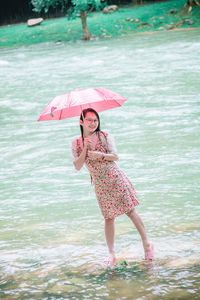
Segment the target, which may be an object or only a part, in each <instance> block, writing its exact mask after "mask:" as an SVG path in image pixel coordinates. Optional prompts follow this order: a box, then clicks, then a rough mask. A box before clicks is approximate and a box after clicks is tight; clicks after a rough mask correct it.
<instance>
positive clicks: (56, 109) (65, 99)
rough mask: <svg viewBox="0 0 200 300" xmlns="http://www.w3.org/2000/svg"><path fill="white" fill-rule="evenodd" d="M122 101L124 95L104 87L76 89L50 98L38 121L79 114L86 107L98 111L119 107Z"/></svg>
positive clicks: (59, 118) (124, 99) (60, 118)
mask: <svg viewBox="0 0 200 300" xmlns="http://www.w3.org/2000/svg"><path fill="white" fill-rule="evenodd" d="M124 101H126V98H125V97H123V96H120V95H119V94H117V93H115V92H113V91H111V90H107V89H104V88H89V89H77V90H74V91H71V92H69V93H67V94H64V95H60V96H57V97H55V98H54V99H53V100H51V101H50V102H49V104H48V105H47V106H46V108H45V109H44V111H43V112H42V114H41V116H40V117H39V119H38V121H47V120H62V119H66V118H71V117H76V116H80V114H81V113H82V111H83V110H84V109H86V108H93V109H95V110H96V111H97V112H99V111H102V110H107V109H110V108H114V107H119V106H121V105H122V104H123V102H124Z"/></svg>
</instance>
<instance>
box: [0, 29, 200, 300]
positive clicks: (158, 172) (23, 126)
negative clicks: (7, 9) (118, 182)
mask: <svg viewBox="0 0 200 300" xmlns="http://www.w3.org/2000/svg"><path fill="white" fill-rule="evenodd" d="M0 70H1V75H0V76H1V78H0V82H1V87H0V100H1V108H0V127H1V141H0V145H1V174H0V179H1V181H0V186H1V194H0V197H1V205H0V211H1V215H0V222H1V227H0V299H96V300H98V299H118V300H122V299H199V297H200V296H199V294H200V258H199V252H200V242H199V241H200V219H199V215H200V196H199V194H200V188H199V180H200V168H199V163H200V138H199V137H200V126H199V124H200V105H199V103H200V84H199V78H200V35H199V30H193V31H183V32H163V33H157V34H152V35H135V36H131V35H130V36H126V37H121V38H116V39H112V40H110V39H105V40H94V41H91V42H75V43H63V44H53V43H44V44H39V45H34V46H29V47H15V48H2V49H1V50H0ZM86 87H105V88H109V89H112V90H114V91H116V92H118V93H120V94H122V95H124V96H125V97H127V99H128V100H127V102H125V103H124V105H123V106H122V107H120V108H116V109H112V110H108V111H104V112H101V113H100V117H101V124H102V129H104V130H105V131H108V132H110V133H112V135H113V136H114V138H115V142H116V146H117V150H118V154H119V157H120V159H119V162H118V164H119V166H120V167H121V168H122V169H123V170H124V171H125V172H126V174H127V175H128V176H129V178H130V179H131V181H132V182H133V184H134V186H135V189H136V191H137V193H138V194H139V196H140V198H141V204H140V206H139V207H138V208H137V211H138V213H139V214H140V215H141V216H142V218H143V220H144V222H145V225H146V229H147V232H148V236H149V239H150V240H151V241H153V242H154V245H155V257H156V259H155V261H154V262H153V263H145V262H144V261H143V249H142V244H141V241H140V237H139V235H138V233H137V231H136V229H135V228H134V227H133V226H132V224H131V222H130V220H129V219H128V218H127V217H126V216H124V215H123V216H120V217H118V218H117V219H116V252H117V257H118V263H117V266H116V269H115V270H110V269H107V268H105V267H104V265H103V260H104V258H105V257H106V256H107V248H106V245H105V240H104V229H103V227H104V222H103V217H102V216H101V213H100V211H99V208H98V204H97V200H96V198H95V194H94V190H93V187H92V186H91V185H90V178H89V175H88V173H87V170H86V169H82V170H81V171H80V172H78V171H76V170H75V169H74V168H73V165H72V157H71V150H70V147H71V141H72V139H73V138H74V137H75V136H79V134H80V133H79V121H78V117H77V118H72V119H67V120H62V121H52V122H50V121H49V122H37V119H38V117H39V115H40V113H41V112H42V110H43V109H44V107H45V106H46V104H47V103H48V102H49V101H50V100H51V99H52V98H53V97H54V96H56V95H59V94H62V93H66V92H67V91H69V90H72V89H75V88H86ZM124 261H126V262H127V265H126V264H125V263H124Z"/></svg>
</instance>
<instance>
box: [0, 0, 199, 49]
mask: <svg viewBox="0 0 200 300" xmlns="http://www.w3.org/2000/svg"><path fill="white" fill-rule="evenodd" d="M185 3H186V0H175V1H168V2H159V3H154V4H149V5H144V6H131V7H130V6H129V7H128V6H126V7H125V6H123V7H120V8H119V9H118V11H116V12H114V13H111V14H104V13H102V12H96V13H91V14H90V15H89V16H88V18H87V23H88V28H89V30H90V32H91V33H92V34H93V35H94V36H96V38H112V37H117V36H123V35H127V34H130V33H133V34H134V33H146V32H147V33H151V32H156V31H166V30H177V29H179V30H180V29H192V28H196V27H200V17H199V15H200V7H195V8H193V9H192V11H190V12H188V10H186V9H185V8H184V4H185ZM81 36H82V27H81V22H80V19H79V18H77V19H75V20H68V19H67V18H66V17H65V18H57V19H51V20H45V21H44V22H43V23H42V24H41V25H39V26H35V27H28V26H27V23H24V24H18V25H8V26H2V27H0V46H1V47H7V46H19V45H31V44H36V43H41V42H66V41H75V40H80V39H81Z"/></svg>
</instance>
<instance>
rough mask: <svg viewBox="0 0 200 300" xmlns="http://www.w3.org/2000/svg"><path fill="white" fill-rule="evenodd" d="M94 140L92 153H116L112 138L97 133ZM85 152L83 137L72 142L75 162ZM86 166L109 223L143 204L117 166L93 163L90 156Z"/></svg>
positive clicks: (100, 162) (94, 134)
mask: <svg viewBox="0 0 200 300" xmlns="http://www.w3.org/2000/svg"><path fill="white" fill-rule="evenodd" d="M90 138H91V141H92V143H91V150H92V151H99V152H103V153H116V150H115V146H114V141H113V139H112V137H111V136H110V134H108V133H105V132H103V131H100V132H95V133H93V135H92V136H91V137H90ZM82 150H83V142H82V137H80V138H76V139H75V140H73V142H72V155H73V160H74V161H75V160H76V159H77V158H78V157H79V156H80V154H81V152H82ZM85 165H86V167H87V169H88V170H89V172H90V175H91V178H92V182H93V183H94V187H95V193H96V197H97V200H98V203H99V207H100V209H101V212H102V214H103V216H104V218H105V219H112V218H115V217H117V216H119V215H122V214H125V213H127V212H130V211H131V210H132V208H133V207H134V206H137V205H138V204H139V202H140V200H139V198H138V196H137V195H136V192H135V189H134V188H133V185H132V183H131V182H130V180H129V179H128V177H127V176H126V175H125V173H124V172H123V171H122V170H121V169H120V168H119V167H118V165H117V164H116V163H115V162H112V161H107V160H102V158H99V159H96V160H91V159H89V158H88V156H87V155H86V160H85Z"/></svg>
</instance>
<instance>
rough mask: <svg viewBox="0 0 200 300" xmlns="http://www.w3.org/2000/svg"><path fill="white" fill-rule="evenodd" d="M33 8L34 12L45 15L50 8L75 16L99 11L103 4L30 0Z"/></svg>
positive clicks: (85, 0)
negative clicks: (92, 10) (84, 12)
mask: <svg viewBox="0 0 200 300" xmlns="http://www.w3.org/2000/svg"><path fill="white" fill-rule="evenodd" d="M31 2H32V5H33V6H34V11H36V12H41V11H42V10H44V11H45V12H46V13H47V12H48V10H49V9H50V7H52V8H56V7H58V6H59V7H60V9H61V10H62V11H64V12H67V14H68V16H75V15H77V14H79V13H80V12H82V11H89V10H91V9H95V10H99V9H101V7H102V5H103V2H102V1H101V0H31Z"/></svg>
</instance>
